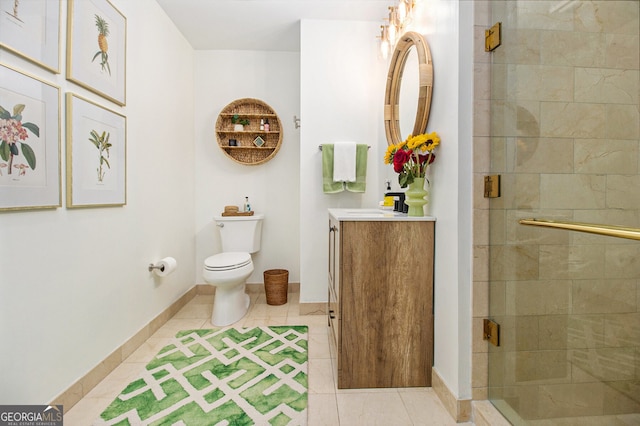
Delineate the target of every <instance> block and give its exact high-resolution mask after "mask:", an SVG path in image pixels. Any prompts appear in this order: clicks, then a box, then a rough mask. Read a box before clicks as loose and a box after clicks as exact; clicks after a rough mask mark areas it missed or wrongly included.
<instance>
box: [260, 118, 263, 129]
mask: <svg viewBox="0 0 640 426" xmlns="http://www.w3.org/2000/svg"><path fill="white" fill-rule="evenodd" d="M260 130H264V118H261V119H260Z"/></svg>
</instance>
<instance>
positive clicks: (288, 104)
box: [193, 50, 300, 283]
mask: <svg viewBox="0 0 640 426" xmlns="http://www.w3.org/2000/svg"><path fill="white" fill-rule="evenodd" d="M299 60H300V55H299V54H298V53H292V52H255V51H253V52H252V51H229V50H224V51H196V53H195V66H194V68H195V73H194V82H193V84H194V86H195V87H196V88H197V90H196V92H195V101H194V104H195V114H194V120H193V126H194V127H195V152H196V216H195V217H196V219H195V221H196V223H195V227H196V264H195V273H196V276H197V280H198V281H197V282H198V283H204V280H203V278H202V266H203V264H204V259H205V258H206V257H207V256H211V255H212V254H215V253H219V252H220V251H221V246H220V234H219V232H218V228H217V227H216V226H215V224H214V222H213V215H214V214H220V213H221V212H222V211H223V210H224V206H225V205H237V206H240V207H241V208H242V205H243V202H244V197H245V196H248V197H249V201H250V202H251V206H252V209H253V210H254V211H257V212H260V213H264V214H265V219H264V222H263V227H262V248H261V250H260V251H259V252H257V253H255V254H253V255H252V258H253V263H254V268H255V269H254V272H253V274H252V275H251V276H250V277H249V279H248V280H247V282H249V283H262V282H264V280H263V272H264V271H265V270H267V269H274V268H275V269H287V270H288V271H289V281H290V282H299V281H300V259H299V246H298V242H299V238H298V236H299V232H298V229H299V218H300V211H299V205H300V197H299V195H298V193H299V189H298V188H299V180H298V174H299V170H300V164H299V161H298V157H299V152H300V147H299V143H300V135H299V130H297V129H295V128H294V125H293V116H294V115H297V116H300V66H299ZM239 98H257V99H260V100H262V101H264V102H266V103H267V104H268V105H270V106H271V107H272V108H273V109H274V110H275V111H276V113H277V114H278V117H279V118H280V122H281V125H282V131H283V132H284V134H283V138H282V145H281V147H280V150H279V151H278V152H277V154H276V155H275V157H273V158H272V159H271V160H269V161H267V162H266V163H262V164H259V165H244V164H239V163H236V162H235V161H233V160H232V159H230V158H228V157H227V156H226V155H225V154H224V152H223V151H222V150H221V149H220V148H219V147H218V143H217V141H216V134H215V124H216V120H217V118H218V114H219V113H220V111H221V110H222V109H223V108H224V107H225V106H226V105H227V104H229V103H230V102H232V101H234V100H236V99H239Z"/></svg>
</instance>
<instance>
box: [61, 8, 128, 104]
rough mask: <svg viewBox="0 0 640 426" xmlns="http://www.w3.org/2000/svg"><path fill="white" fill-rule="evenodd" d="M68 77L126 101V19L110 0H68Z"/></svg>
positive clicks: (84, 85)
mask: <svg viewBox="0 0 640 426" xmlns="http://www.w3.org/2000/svg"><path fill="white" fill-rule="evenodd" d="M67 14H68V18H67V75H66V77H67V80H69V81H72V82H74V83H76V84H78V85H80V86H82V87H84V88H85V89H88V90H91V91H92V92H94V93H97V94H99V95H100V96H102V97H104V98H106V99H108V100H110V101H112V102H115V103H116V104H118V105H120V106H123V105H125V104H126V57H127V55H126V46H127V19H126V18H125V16H124V15H123V14H122V13H120V11H118V9H116V8H115V7H114V6H113V5H112V4H111V3H110V2H109V0H68V9H67Z"/></svg>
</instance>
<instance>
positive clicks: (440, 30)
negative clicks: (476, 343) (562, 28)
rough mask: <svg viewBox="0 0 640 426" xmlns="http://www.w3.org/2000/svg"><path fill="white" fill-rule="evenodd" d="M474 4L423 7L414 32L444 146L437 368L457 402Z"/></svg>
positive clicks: (467, 234) (463, 340)
mask: <svg viewBox="0 0 640 426" xmlns="http://www.w3.org/2000/svg"><path fill="white" fill-rule="evenodd" d="M472 12H473V2H469V1H447V0H425V1H423V2H421V3H419V6H418V9H417V15H416V16H417V19H416V20H415V22H414V24H413V26H412V28H411V29H412V30H414V31H417V32H419V33H422V34H423V35H424V36H425V39H426V40H427V43H428V44H429V46H430V49H431V55H432V59H433V66H434V89H433V100H432V104H431V115H430V117H429V124H428V126H427V131H429V132H432V131H436V132H438V134H439V135H440V137H441V139H442V142H441V145H440V148H438V157H437V160H436V163H434V166H433V167H432V170H431V176H430V181H431V187H430V200H429V201H430V207H429V208H430V214H432V215H433V216H435V217H436V218H437V222H436V249H435V277H434V287H435V289H434V292H435V294H434V315H435V328H434V348H435V353H434V368H435V370H436V371H437V372H438V375H439V376H440V377H441V378H442V379H443V380H444V382H445V383H446V385H447V387H448V388H449V389H450V390H451V391H452V392H453V393H454V394H455V395H456V396H457V397H458V398H459V399H467V398H471V304H470V303H471V302H470V300H471V261H472V258H471V236H472V227H471V205H472V184H471V171H472V158H471V154H472V138H471V136H472V128H473V120H472V116H471V107H472V102H473V86H472V78H473V75H472V69H473V68H472V66H473V52H472V49H473V21H472V20H471V17H472V15H473V14H472Z"/></svg>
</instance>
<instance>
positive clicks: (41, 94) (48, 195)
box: [0, 65, 62, 211]
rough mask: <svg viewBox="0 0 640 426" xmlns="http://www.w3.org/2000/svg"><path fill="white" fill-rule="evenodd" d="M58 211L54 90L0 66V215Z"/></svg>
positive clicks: (57, 97) (56, 100)
mask: <svg viewBox="0 0 640 426" xmlns="http://www.w3.org/2000/svg"><path fill="white" fill-rule="evenodd" d="M61 205H62V203H61V196H60V89H59V88H58V87H56V86H53V85H51V84H49V83H46V82H44V81H42V80H39V79H37V78H35V77H32V76H29V75H27V74H23V73H21V72H19V71H17V70H15V69H13V68H9V67H6V66H3V65H0V211H6V210H24V209H41V208H55V207H60V206H61Z"/></svg>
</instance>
